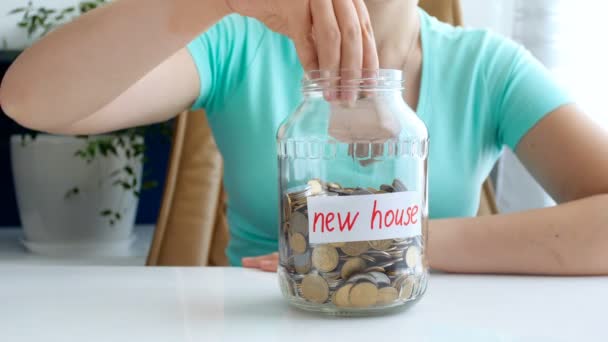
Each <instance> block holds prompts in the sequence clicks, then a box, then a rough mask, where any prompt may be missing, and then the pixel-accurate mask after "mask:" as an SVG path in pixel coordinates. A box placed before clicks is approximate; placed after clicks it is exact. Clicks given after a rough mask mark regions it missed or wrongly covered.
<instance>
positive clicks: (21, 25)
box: [17, 21, 29, 27]
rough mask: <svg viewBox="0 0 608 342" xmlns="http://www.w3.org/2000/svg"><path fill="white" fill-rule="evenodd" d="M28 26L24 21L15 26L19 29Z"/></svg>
mask: <svg viewBox="0 0 608 342" xmlns="http://www.w3.org/2000/svg"><path fill="white" fill-rule="evenodd" d="M28 25H29V24H28V23H27V22H25V21H22V22H20V23H19V24H17V26H19V27H27V26H28Z"/></svg>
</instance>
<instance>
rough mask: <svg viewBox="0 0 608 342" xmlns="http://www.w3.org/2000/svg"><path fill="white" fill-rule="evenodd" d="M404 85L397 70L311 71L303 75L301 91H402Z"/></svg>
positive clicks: (400, 73) (399, 71) (401, 75)
mask: <svg viewBox="0 0 608 342" xmlns="http://www.w3.org/2000/svg"><path fill="white" fill-rule="evenodd" d="M404 83H405V82H404V80H403V72H402V71H401V70H398V69H358V70H355V69H343V70H311V71H308V72H305V73H304V79H303V80H302V90H303V91H305V92H309V91H322V90H328V89H335V90H343V89H348V90H367V91H374V90H402V89H403V84H404Z"/></svg>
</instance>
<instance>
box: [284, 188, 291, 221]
mask: <svg viewBox="0 0 608 342" xmlns="http://www.w3.org/2000/svg"><path fill="white" fill-rule="evenodd" d="M291 211H292V205H291V197H289V195H287V194H285V196H284V201H283V215H284V216H285V217H284V219H285V220H289V217H290V216H291Z"/></svg>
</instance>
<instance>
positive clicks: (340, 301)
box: [332, 284, 353, 308]
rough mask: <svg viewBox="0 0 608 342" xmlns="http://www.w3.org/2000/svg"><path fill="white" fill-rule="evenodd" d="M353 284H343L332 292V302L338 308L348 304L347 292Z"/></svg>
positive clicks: (348, 292)
mask: <svg viewBox="0 0 608 342" xmlns="http://www.w3.org/2000/svg"><path fill="white" fill-rule="evenodd" d="M352 287H353V284H345V285H344V286H342V287H340V288H339V289H338V290H337V291H336V292H334V296H333V298H332V302H333V303H334V304H335V305H336V306H337V307H340V308H346V307H349V306H350V299H349V294H350V290H351V289H352Z"/></svg>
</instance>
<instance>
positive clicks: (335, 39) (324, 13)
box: [310, 0, 342, 70]
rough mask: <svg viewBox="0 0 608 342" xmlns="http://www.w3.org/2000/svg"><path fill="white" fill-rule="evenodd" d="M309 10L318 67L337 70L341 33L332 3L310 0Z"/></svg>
mask: <svg viewBox="0 0 608 342" xmlns="http://www.w3.org/2000/svg"><path fill="white" fill-rule="evenodd" d="M310 11H311V14H312V25H313V33H314V38H315V43H316V48H317V56H318V60H319V67H320V69H322V70H339V69H340V56H341V54H340V50H341V42H342V35H341V33H340V26H338V21H337V19H336V14H335V12H334V6H333V3H332V1H330V0H310Z"/></svg>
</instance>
